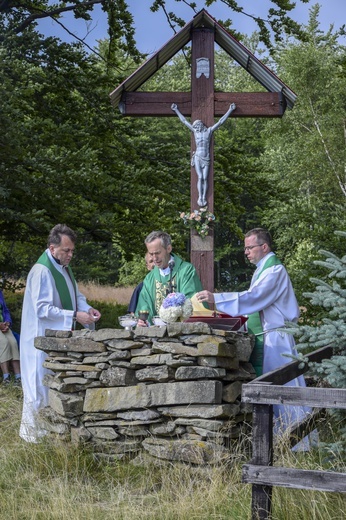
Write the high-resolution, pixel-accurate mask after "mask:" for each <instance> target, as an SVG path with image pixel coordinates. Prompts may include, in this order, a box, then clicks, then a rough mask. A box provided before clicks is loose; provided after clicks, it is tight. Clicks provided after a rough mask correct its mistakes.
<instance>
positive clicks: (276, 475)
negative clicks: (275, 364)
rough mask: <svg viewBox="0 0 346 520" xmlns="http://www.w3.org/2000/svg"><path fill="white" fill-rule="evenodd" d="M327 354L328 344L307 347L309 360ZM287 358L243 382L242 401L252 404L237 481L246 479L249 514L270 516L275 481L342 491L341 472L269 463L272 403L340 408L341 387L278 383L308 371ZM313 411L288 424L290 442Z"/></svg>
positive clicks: (345, 488)
mask: <svg viewBox="0 0 346 520" xmlns="http://www.w3.org/2000/svg"><path fill="white" fill-rule="evenodd" d="M331 356H332V348H331V347H324V348H321V349H319V350H316V351H315V352H312V353H311V354H309V355H308V356H306V357H307V358H309V361H317V362H319V361H321V360H322V359H329V358H330V357H331ZM300 364H301V363H300V362H299V361H293V362H292V363H288V364H286V365H284V366H283V367H282V368H280V369H278V370H275V371H273V372H268V373H267V374H265V375H263V376H261V377H258V378H257V379H255V380H254V381H251V383H248V384H246V385H243V389H242V401H243V402H244V403H252V404H253V417H252V427H253V440H252V448H253V450H252V459H251V461H250V462H249V463H248V464H245V465H244V466H243V475H242V481H243V482H246V483H249V484H252V519H253V520H267V519H270V518H271V509H272V488H273V486H281V487H288V488H295V489H313V490H318V491H333V492H338V493H346V473H338V472H330V471H310V470H301V469H295V468H283V467H273V405H275V404H281V405H282V404H285V405H304V406H311V407H313V408H315V409H317V410H318V412H319V411H320V410H321V409H326V408H343V409H346V389H345V390H344V389H335V388H315V387H314V388H309V387H308V388H301V387H299V388H297V387H287V386H282V385H284V384H285V383H287V382H288V381H291V380H292V379H294V378H296V377H298V376H299V375H301V374H304V373H305V372H307V371H308V366H307V365H305V367H304V368H300ZM315 419H316V412H315V413H314V414H312V416H311V417H310V418H309V419H308V420H305V421H304V422H303V423H300V424H295V425H292V428H291V429H290V432H289V436H290V440H291V446H294V445H295V444H297V443H298V442H299V441H300V440H301V439H302V438H303V437H304V436H305V435H307V434H308V433H310V432H311V431H312V430H313V429H314V428H315Z"/></svg>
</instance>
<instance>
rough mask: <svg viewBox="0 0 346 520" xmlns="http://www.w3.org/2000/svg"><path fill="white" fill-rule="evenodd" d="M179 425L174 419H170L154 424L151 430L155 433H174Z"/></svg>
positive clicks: (164, 434)
mask: <svg viewBox="0 0 346 520" xmlns="http://www.w3.org/2000/svg"><path fill="white" fill-rule="evenodd" d="M176 429H177V426H176V424H175V422H174V421H168V422H167V423H165V424H153V425H152V426H151V427H150V431H151V433H152V434H153V435H163V436H167V435H173V434H174V432H175V430H176Z"/></svg>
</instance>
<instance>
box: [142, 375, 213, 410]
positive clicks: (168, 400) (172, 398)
mask: <svg viewBox="0 0 346 520" xmlns="http://www.w3.org/2000/svg"><path fill="white" fill-rule="evenodd" d="M150 394H151V405H152V406H163V405H182V404H189V405H191V404H197V403H198V404H207V403H209V404H215V403H221V394H222V383H221V382H220V381H182V382H175V383H167V384H164V383H158V384H156V385H151V386H150Z"/></svg>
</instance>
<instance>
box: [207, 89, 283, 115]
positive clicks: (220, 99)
mask: <svg viewBox="0 0 346 520" xmlns="http://www.w3.org/2000/svg"><path fill="white" fill-rule="evenodd" d="M214 99H215V110H214V112H215V116H222V115H223V114H224V113H225V112H226V110H227V109H228V107H229V105H230V104H231V103H235V104H236V105H237V108H236V110H235V111H234V112H232V115H231V117H282V116H283V115H284V113H285V110H286V101H285V98H284V96H283V95H282V94H281V92H215V96H214Z"/></svg>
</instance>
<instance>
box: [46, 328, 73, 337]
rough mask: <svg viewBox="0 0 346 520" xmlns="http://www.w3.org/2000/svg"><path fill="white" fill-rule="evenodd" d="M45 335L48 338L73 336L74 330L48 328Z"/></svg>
mask: <svg viewBox="0 0 346 520" xmlns="http://www.w3.org/2000/svg"><path fill="white" fill-rule="evenodd" d="M45 337H46V338H71V337H72V331H71V330H55V329H46V330H45Z"/></svg>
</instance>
